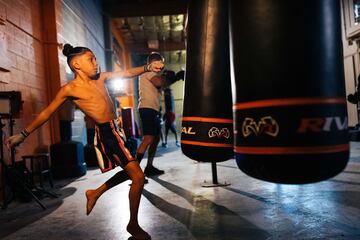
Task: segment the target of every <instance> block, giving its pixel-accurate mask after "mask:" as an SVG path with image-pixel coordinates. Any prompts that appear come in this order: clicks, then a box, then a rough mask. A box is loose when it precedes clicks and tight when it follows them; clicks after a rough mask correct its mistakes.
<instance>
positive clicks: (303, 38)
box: [229, 0, 349, 183]
mask: <svg viewBox="0 0 360 240" xmlns="http://www.w3.org/2000/svg"><path fill="white" fill-rule="evenodd" d="M229 9H230V13H229V14H230V20H229V21H230V42H231V44H230V46H231V49H230V55H231V59H232V62H231V71H232V77H233V78H232V81H233V86H235V88H234V89H233V91H234V93H233V99H234V101H235V103H234V106H233V108H234V111H235V126H234V127H235V132H236V137H235V154H236V160H237V164H238V166H239V168H240V169H241V170H242V171H244V172H245V173H247V174H248V175H250V176H253V177H255V178H259V179H263V180H267V181H271V182H277V183H310V182H316V181H321V180H324V179H327V178H330V177H333V176H335V175H336V174H338V173H339V172H341V171H342V170H343V169H344V168H345V166H346V164H347V162H348V158H349V142H348V132H347V113H346V100H345V88H344V82H345V80H344V72H343V69H344V67H343V53H342V42H341V22H340V1H333V0H318V1H313V0H302V1H279V0H258V1H244V0H241V1H239V0H231V1H230V8H229Z"/></svg>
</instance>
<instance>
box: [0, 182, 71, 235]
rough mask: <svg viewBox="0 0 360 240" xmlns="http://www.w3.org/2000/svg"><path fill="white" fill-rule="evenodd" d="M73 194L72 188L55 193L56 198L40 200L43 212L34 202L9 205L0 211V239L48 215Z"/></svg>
mask: <svg viewBox="0 0 360 240" xmlns="http://www.w3.org/2000/svg"><path fill="white" fill-rule="evenodd" d="M75 192H76V189H75V188H73V187H68V188H63V189H61V190H58V191H55V193H56V194H57V195H58V198H49V197H46V198H43V199H41V202H42V203H43V204H44V205H45V206H46V209H45V210H43V209H41V208H40V206H39V205H38V204H37V203H36V202H35V201H31V202H29V203H21V202H17V201H15V202H12V203H10V204H9V206H8V207H7V208H6V209H1V210H0V213H1V214H0V226H1V231H0V239H2V238H4V237H5V236H7V235H9V234H11V233H13V232H16V231H17V230H19V229H21V228H23V227H25V226H27V225H29V224H31V223H34V222H36V221H37V220H39V219H41V218H43V217H45V216H47V215H49V214H50V213H52V212H53V211H55V210H56V209H57V208H59V207H60V206H61V205H62V204H63V202H64V199H65V198H67V197H69V196H71V195H73V194H74V193H75Z"/></svg>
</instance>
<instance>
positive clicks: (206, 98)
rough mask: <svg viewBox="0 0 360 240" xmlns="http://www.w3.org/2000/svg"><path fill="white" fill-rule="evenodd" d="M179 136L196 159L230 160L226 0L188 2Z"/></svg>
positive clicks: (230, 107)
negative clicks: (180, 131) (184, 70)
mask: <svg viewBox="0 0 360 240" xmlns="http://www.w3.org/2000/svg"><path fill="white" fill-rule="evenodd" d="M185 74H186V75H185V79H186V81H185V90H184V107H183V119H182V133H181V149H182V151H183V153H184V154H185V155H186V156H188V157H189V158H192V159H194V160H197V161H202V162H220V161H225V160H227V159H230V158H233V157H234V152H233V120H232V98H231V80H230V60H229V36H228V1H227V0H226V1H224V0H203V1H190V2H189V8H188V28H187V57H186V73H185Z"/></svg>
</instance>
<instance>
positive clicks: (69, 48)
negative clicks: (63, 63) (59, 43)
mask: <svg viewBox="0 0 360 240" xmlns="http://www.w3.org/2000/svg"><path fill="white" fill-rule="evenodd" d="M73 50H74V47H73V46H71V45H70V44H68V43H67V44H65V45H64V48H63V50H62V53H63V54H64V55H65V56H66V57H68V56H69V55H70V54H71V53H72V52H73Z"/></svg>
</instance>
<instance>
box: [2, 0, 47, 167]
mask: <svg viewBox="0 0 360 240" xmlns="http://www.w3.org/2000/svg"><path fill="white" fill-rule="evenodd" d="M0 9H1V12H2V15H3V18H4V19H5V25H2V26H0V32H2V33H4V34H5V36H6V39H5V43H4V42H3V44H6V49H7V51H6V55H7V58H8V60H9V62H10V65H11V67H10V69H9V70H10V72H3V71H0V91H21V94H22V99H23V101H24V103H23V110H22V112H21V114H20V118H19V119H15V127H14V132H15V133H16V132H19V131H21V130H22V129H23V128H24V127H25V125H26V124H28V123H29V122H30V121H31V119H33V118H34V116H35V114H36V113H37V112H39V111H40V110H41V109H42V108H43V107H44V106H46V105H47V104H48V98H47V94H46V92H47V91H46V86H47V84H46V80H45V77H44V75H45V67H46V64H45V63H44V57H43V56H44V54H43V45H42V32H41V28H42V20H41V6H40V0H11V1H9V0H0ZM44 93H45V94H44ZM2 121H3V123H5V124H6V126H5V127H4V128H3V130H4V133H5V134H6V136H9V129H8V125H9V121H8V120H2ZM49 143H50V134H49V126H48V124H45V125H44V126H43V127H42V128H41V129H40V130H39V131H37V132H36V133H34V134H32V135H31V136H30V137H29V138H28V139H27V140H26V144H22V145H20V146H19V147H18V148H17V149H16V150H17V154H16V160H18V159H19V158H20V157H21V155H24V154H30V153H33V151H34V149H35V148H37V147H39V146H43V145H45V146H46V145H49ZM8 159H9V157H8V153H7V151H6V150H5V160H6V161H8Z"/></svg>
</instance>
